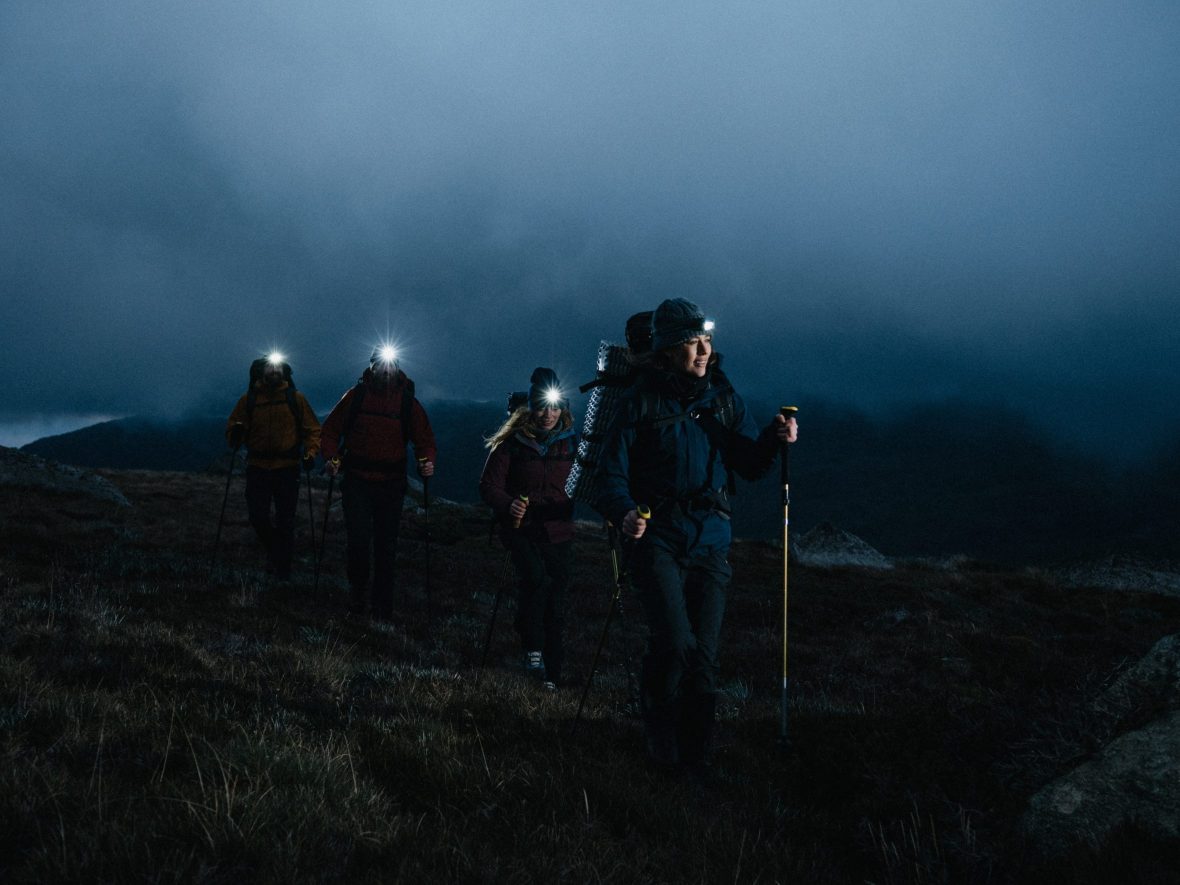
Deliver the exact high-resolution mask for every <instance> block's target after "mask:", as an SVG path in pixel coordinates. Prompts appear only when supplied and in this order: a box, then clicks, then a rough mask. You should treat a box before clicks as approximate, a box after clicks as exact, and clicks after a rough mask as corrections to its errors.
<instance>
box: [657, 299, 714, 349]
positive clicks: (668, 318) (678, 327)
mask: <svg viewBox="0 0 1180 885" xmlns="http://www.w3.org/2000/svg"><path fill="white" fill-rule="evenodd" d="M707 334H709V333H708V332H707V331H706V329H705V315H704V314H703V313H701V309H700V308H699V307H697V306H696V305H695V304H693V303H692V302H691V301H686V300H685V299H683V298H668V299H666V300H664V301H662V302H660V306H659V307H657V308H656V309H655V312H654V313H652V315H651V349H652V350H663V349H664V348H666V347H675V346H676V345H677V344H683V343H684V342H685V341H691V340H692V339H693V338H698V337H700V336H701V335H707Z"/></svg>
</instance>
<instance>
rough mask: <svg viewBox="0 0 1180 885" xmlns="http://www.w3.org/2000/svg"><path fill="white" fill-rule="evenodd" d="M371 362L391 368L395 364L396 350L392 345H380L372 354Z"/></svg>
mask: <svg viewBox="0 0 1180 885" xmlns="http://www.w3.org/2000/svg"><path fill="white" fill-rule="evenodd" d="M373 362H375V363H377V362H379V363H381V364H382V365H386V366H392V365H393V364H394V363H396V362H397V348H396V347H394V346H393V345H392V344H382V345H381V346H380V347H379V348H377V352H376V353H375V354H373Z"/></svg>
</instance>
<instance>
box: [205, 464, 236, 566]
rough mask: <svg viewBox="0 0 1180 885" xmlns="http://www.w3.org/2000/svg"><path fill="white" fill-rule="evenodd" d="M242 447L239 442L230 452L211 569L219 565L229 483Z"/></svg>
mask: <svg viewBox="0 0 1180 885" xmlns="http://www.w3.org/2000/svg"><path fill="white" fill-rule="evenodd" d="M241 447H242V446H241V443H239V444H238V445H236V446H234V450H233V451H232V452H230V454H229V472H228V473H226V475H225V496H224V497H223V498H222V499H221V516H219V517H217V537H216V538H215V539H214V540H213V556H212V558H211V560H210V562H209V570H210V571H212V570H213V568H214V567H215V566H216V565H217V551H218V549H219V548H220V547H221V526H222V524H223V523H224V522H225V505H226V504H228V503H229V484H230V481H231V480H233V478H234V462H236V461H237V460H238V449H240V448H241Z"/></svg>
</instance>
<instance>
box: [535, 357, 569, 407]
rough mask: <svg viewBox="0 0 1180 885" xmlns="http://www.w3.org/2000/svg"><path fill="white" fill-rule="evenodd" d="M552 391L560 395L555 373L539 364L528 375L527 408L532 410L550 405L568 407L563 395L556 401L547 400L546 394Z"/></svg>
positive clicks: (559, 384) (558, 382)
mask: <svg viewBox="0 0 1180 885" xmlns="http://www.w3.org/2000/svg"><path fill="white" fill-rule="evenodd" d="M552 391H556V392H557V395H558V396H561V382H560V381H558V380H557V373H556V372H554V371H553V370H552V369H546V368H543V367H540V366H538V367H537V368H536V369H533V374H532V375H531V376H530V377H529V408H530V409H532V410H533V411H537V410H539V409H544V408H546V407H552V406H557V407H558V408H561V409H566V408H569V401H568V400H567V399H566V398H565V397H564V396H561V399H559V400H558V401H557V402H556V403H550V402H548V401H547V399H546V395H547V394H549V393H550V392H552Z"/></svg>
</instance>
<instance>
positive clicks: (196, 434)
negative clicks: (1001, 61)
mask: <svg viewBox="0 0 1180 885" xmlns="http://www.w3.org/2000/svg"><path fill="white" fill-rule="evenodd" d="M426 407H427V411H428V413H429V415H430V420H431V423H432V425H433V427H434V431H435V435H436V437H437V439H438V444H439V469H438V473H437V474H436V475H435V477H434V478H433V480H432V481H431V489H432V492H433V493H434V494H436V495H439V496H441V497H445V498H450V499H452V500H455V501H462V502H474V501H477V500H478V482H479V474H480V471H481V469H482V467H483V463H484V460H485V458H486V456H487V450H486V449H485V448H484V444H483V440H484V439H485V438H486V437H487V436H488V435H489V434H490V433H492V431H494V430H495V429H496V428H497V427H498V426H499V424H500V422H501V421H502V420H503V418H504V409H503V406H502V405H501V404H500V403H498V402H497V403H489V402H471V401H461V400H443V401H435V402H427V403H426ZM750 411H751V414H753V415H755V416H764V415H765V416H769V415H771V414H773V413H774V409H773V408H771V407H769V406H764V407H763V406H761V405H760V404H757V403H751V404H750ZM322 417H326V416H321V418H322ZM579 417H580V416H579ZM800 422H801V427H802V430H801V440H800V442H799V443H798V444H797V445H796V446H795V447H794V449H793V450H792V457H791V471H792V476H791V491H792V495H791V497H792V502H791V513H790V516H791V531H792V533H802V532H806V531H808V530H810V529H811V528H813V527H815V526H817V525H819V524H821V523H824V522H828V523H831V524H832V525H834V526H838V527H839V528H840V529H842V530H845V531H848V532H851V533H853V534H854V535H856V536H857V537H859V538H863V539H864V540H865V541H866V542H867V543H868V544H871V545H872V547H873V548H875V549H876V550H879V551H881V552H882V553H883V554H885V555H886V556H928V555H935V556H937V555H948V554H964V555H969V556H972V557H976V558H980V559H991V560H997V561H1003V562H1018V563H1045V562H1051V561H1069V560H1078V559H1092V558H1095V557H1097V556H1101V555H1107V554H1113V553H1143V554H1149V555H1153V556H1164V557H1175V556H1176V553H1177V549H1178V546H1180V545H1177V542H1176V541H1175V538H1177V537H1180V442H1178V443H1177V445H1176V446H1175V447H1174V451H1173V453H1171V454H1169V455H1168V456H1166V457H1161V458H1160V459H1159V460H1158V461H1157V462H1156V463H1155V464H1153V465H1150V466H1149V467H1146V468H1141V469H1138V470H1135V471H1131V472H1125V473H1116V472H1114V471H1112V470H1108V469H1105V468H1104V467H1103V466H1102V465H1100V464H1098V463H1095V462H1093V461H1090V460H1087V459H1084V458H1080V457H1078V456H1076V455H1073V454H1070V453H1068V452H1065V451H1062V450H1060V449H1059V448H1057V447H1054V446H1053V445H1052V444H1051V443H1050V442H1048V441H1047V440H1046V439H1044V437H1043V436H1042V435H1041V434H1040V433H1038V432H1037V431H1036V430H1035V429H1034V428H1033V427H1032V425H1031V424H1030V422H1029V421H1027V419H1025V418H1024V417H1023V416H1021V415H1019V414H1016V413H1013V412H1008V411H1004V410H1003V409H990V410H987V411H986V412H981V411H980V410H979V409H978V407H969V406H966V405H962V404H940V405H929V406H923V407H921V408H915V409H913V410H910V411H908V412H905V413H903V414H899V415H897V416H895V417H893V418H891V419H890V420H888V421H875V420H872V419H870V418H868V417H866V416H864V415H863V414H860V413H858V412H855V411H851V410H847V409H841V408H838V407H834V406H830V405H827V404H823V403H817V404H810V405H808V404H804V406H803V409H802V411H801V413H800ZM224 428H225V417H224V416H200V417H190V418H186V419H183V420H180V421H172V422H168V421H162V420H157V419H149V418H124V419H120V420H116V421H107V422H103V423H101V424H96V425H93V426H91V427H86V428H83V429H81V430H76V431H73V432H71V433H65V434H61V435H58V436H51V437H45V438H43V439H40V440H37V441H35V442H32V443H29V444H28V445H26V446H24V447H22V449H23V450H24V451H28V452H32V453H34V454H37V455H41V456H42V457H45V458H49V459H52V460H54V461H58V462H61V463H65V464H74V465H77V466H80V467H106V468H115V469H149V470H180V471H203V470H206V469H209V468H210V466H211V465H213V464H215V463H216V462H217V460H218V458H219V457H220V456H222V455H224V453H225V451H226V447H225V442H224V436H223V433H224ZM733 503H734V515H733V526H734V532H735V534H736V535H737V536H739V537H747V538H762V539H775V538H781V532H782V504H781V488H780V482H779V471H778V469H777V467H775V468H772V470H771V471H770V474H769V475H768V476H766V477H764V478H763V479H762V480H760V481H759V482H757V483H754V484H749V483H742V482H739V486H738V494H737V496H736V498H735V499H734V502H733ZM579 515H581V516H584V517H586V518H595V516H594V514H593V513H592V512H591V511H590V510H589V509H588V508H583V507H581V506H579ZM794 536H796V537H798V536H799V535H797V534H796V535H794Z"/></svg>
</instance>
